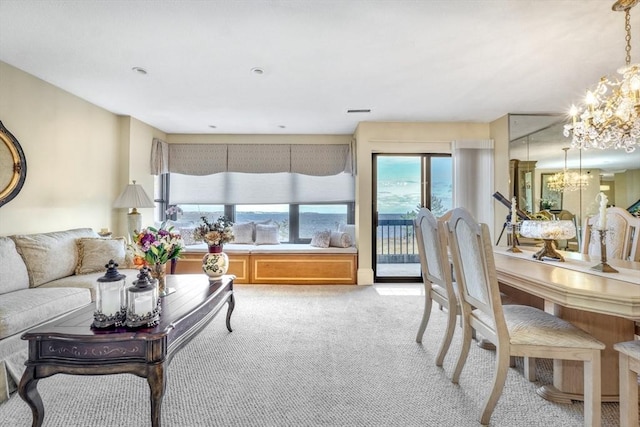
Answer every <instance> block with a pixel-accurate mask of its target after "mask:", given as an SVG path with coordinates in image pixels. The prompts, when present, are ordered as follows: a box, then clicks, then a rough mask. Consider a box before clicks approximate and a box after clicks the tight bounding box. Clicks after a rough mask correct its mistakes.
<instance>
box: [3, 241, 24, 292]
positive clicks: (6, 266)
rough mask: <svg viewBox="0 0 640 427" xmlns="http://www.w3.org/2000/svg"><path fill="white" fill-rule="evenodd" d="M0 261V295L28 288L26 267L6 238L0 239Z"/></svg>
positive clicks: (14, 247)
mask: <svg viewBox="0 0 640 427" xmlns="http://www.w3.org/2000/svg"><path fill="white" fill-rule="evenodd" d="M0 260H1V262H0V294H5V293H7V292H11V291H16V290H18V289H26V288H28V287H29V274H28V273H27V267H26V266H25V265H24V261H23V260H22V257H21V256H20V254H19V253H18V251H17V249H16V245H15V243H14V242H13V240H11V239H10V238H8V237H0Z"/></svg>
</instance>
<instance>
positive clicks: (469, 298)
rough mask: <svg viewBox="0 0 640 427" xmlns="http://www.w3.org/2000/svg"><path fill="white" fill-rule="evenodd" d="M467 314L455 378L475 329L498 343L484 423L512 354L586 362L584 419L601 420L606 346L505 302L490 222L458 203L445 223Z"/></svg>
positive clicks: (455, 379)
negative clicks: (602, 364) (602, 362)
mask: <svg viewBox="0 0 640 427" xmlns="http://www.w3.org/2000/svg"><path fill="white" fill-rule="evenodd" d="M440 227H446V229H447V232H448V235H449V246H450V249H451V254H452V257H453V265H454V269H455V276H456V278H457V286H458V295H459V298H460V307H461V310H462V318H463V338H462V350H461V352H460V356H459V358H458V361H457V363H456V367H455V371H454V374H453V378H452V381H453V382H454V383H458V381H459V379H460V374H461V373H462V369H463V367H464V365H465V362H466V359H467V356H468V354H469V348H470V344H471V329H475V330H476V331H477V332H478V333H479V334H481V335H482V336H483V337H485V338H486V339H488V340H489V341H491V342H492V343H493V344H494V345H495V346H496V367H495V374H494V378H493V385H492V387H491V392H490V393H489V395H488V397H487V398H486V400H485V403H484V406H483V409H482V412H481V416H480V422H481V423H482V424H488V423H489V420H490V418H491V414H492V413H493V410H494V408H495V406H496V404H497V403H498V400H499V398H500V395H501V394H502V389H503V387H504V383H505V381H506V378H507V371H508V368H509V358H510V356H521V357H533V358H548V359H560V360H580V361H583V362H584V408H585V409H584V424H585V426H599V425H600V411H601V408H600V401H601V395H600V393H601V387H600V382H601V378H600V352H601V350H602V349H604V348H605V345H604V344H603V343H601V342H600V341H598V340H596V339H595V338H593V337H592V336H591V335H589V334H587V333H586V332H584V331H583V330H581V329H579V328H577V327H575V326H574V325H572V324H571V323H569V322H567V321H565V320H563V319H560V318H557V317H555V316H553V315H551V314H549V313H546V312H544V311H542V310H539V309H537V308H534V307H529V306H523V305H504V306H503V305H502V303H501V301H500V291H499V289H498V280H497V278H496V269H495V262H494V258H493V247H492V244H491V238H490V236H489V228H488V227H487V225H486V224H478V223H477V222H476V221H475V219H474V218H473V217H472V216H471V214H470V213H469V212H468V211H467V210H465V209H463V208H457V209H455V210H454V211H453V213H452V215H451V218H450V219H449V221H448V222H447V223H446V224H441V225H440Z"/></svg>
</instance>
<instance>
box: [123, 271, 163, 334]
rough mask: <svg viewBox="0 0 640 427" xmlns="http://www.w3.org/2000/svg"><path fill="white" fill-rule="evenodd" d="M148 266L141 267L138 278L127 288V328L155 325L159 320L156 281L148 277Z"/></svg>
mask: <svg viewBox="0 0 640 427" xmlns="http://www.w3.org/2000/svg"><path fill="white" fill-rule="evenodd" d="M149 271H150V270H149V268H147V267H143V268H141V269H140V273H139V274H138V280H136V281H134V282H133V286H130V287H129V289H127V318H126V321H125V324H126V325H127V327H129V328H140V327H143V326H155V325H157V324H158V323H159V322H160V299H159V297H158V286H157V281H156V280H152V279H151V278H150V277H149Z"/></svg>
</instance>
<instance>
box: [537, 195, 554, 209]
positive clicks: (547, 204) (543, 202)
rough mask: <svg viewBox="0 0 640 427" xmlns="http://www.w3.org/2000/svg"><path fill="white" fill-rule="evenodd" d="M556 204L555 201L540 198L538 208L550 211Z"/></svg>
mask: <svg viewBox="0 0 640 427" xmlns="http://www.w3.org/2000/svg"><path fill="white" fill-rule="evenodd" d="M555 204H556V202H555V200H552V199H548V198H545V197H543V198H541V199H540V208H541V209H551V208H553V207H554V206H555Z"/></svg>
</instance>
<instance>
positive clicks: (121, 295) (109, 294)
mask: <svg viewBox="0 0 640 427" xmlns="http://www.w3.org/2000/svg"><path fill="white" fill-rule="evenodd" d="M105 268H106V269H107V272H106V273H105V275H104V276H102V277H99V278H98V280H97V282H96V311H95V312H94V313H93V326H94V327H96V328H109V327H111V326H120V325H122V322H123V321H124V318H125V313H126V295H125V291H124V288H125V278H126V276H125V275H124V274H120V272H119V271H118V264H116V263H115V262H114V261H113V260H109V263H108V264H107V265H105Z"/></svg>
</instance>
